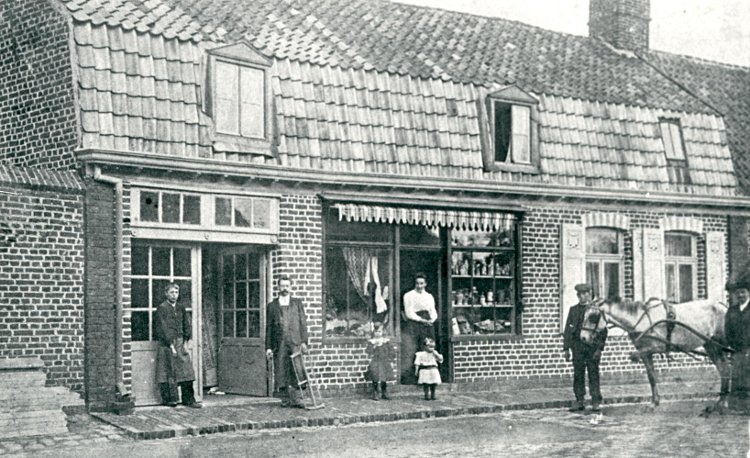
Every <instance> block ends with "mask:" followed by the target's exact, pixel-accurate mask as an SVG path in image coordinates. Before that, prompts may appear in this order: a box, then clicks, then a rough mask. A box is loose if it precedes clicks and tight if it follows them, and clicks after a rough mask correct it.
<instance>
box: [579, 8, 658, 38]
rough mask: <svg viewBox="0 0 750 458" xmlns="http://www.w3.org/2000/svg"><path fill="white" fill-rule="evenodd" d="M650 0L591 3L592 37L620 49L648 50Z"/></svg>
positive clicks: (590, 32)
mask: <svg viewBox="0 0 750 458" xmlns="http://www.w3.org/2000/svg"><path fill="white" fill-rule="evenodd" d="M650 14H651V5H650V0H591V1H590V3H589V36H590V37H595V38H602V39H603V40H605V41H607V42H609V43H611V44H612V45H613V46H614V47H616V48H618V49H630V50H636V51H643V50H647V49H648V40H649V21H650V19H649V17H650Z"/></svg>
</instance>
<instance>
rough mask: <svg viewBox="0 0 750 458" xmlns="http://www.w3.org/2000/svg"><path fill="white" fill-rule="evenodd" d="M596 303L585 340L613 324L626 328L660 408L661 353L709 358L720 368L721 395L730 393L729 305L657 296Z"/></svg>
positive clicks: (634, 357) (590, 309) (586, 322)
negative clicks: (726, 338) (656, 356)
mask: <svg viewBox="0 0 750 458" xmlns="http://www.w3.org/2000/svg"><path fill="white" fill-rule="evenodd" d="M596 305H598V306H592V307H588V308H587V309H586V311H585V312H584V316H583V320H584V322H583V323H584V324H583V326H582V327H581V340H582V341H584V342H591V341H592V340H593V338H594V334H595V333H597V332H599V331H601V330H602V329H604V328H605V327H606V326H607V324H608V323H609V324H611V325H613V326H616V327H618V328H622V329H624V330H625V331H626V332H627V333H628V336H629V337H630V340H631V341H632V342H633V344H634V345H635V348H636V351H635V352H633V353H631V355H630V358H631V359H632V360H633V361H637V360H638V359H640V360H641V361H642V362H643V365H644V366H645V367H646V375H648V382H649V384H650V385H651V400H652V402H653V405H654V406H658V405H659V399H660V398H659V391H658V389H657V388H656V382H657V380H656V372H655V370H654V360H653V356H654V354H655V353H662V354H663V353H669V352H670V351H674V352H681V353H687V354H691V355H695V354H698V355H705V356H707V357H708V358H709V359H710V360H711V362H712V363H713V364H714V366H716V369H717V370H718V371H719V376H720V377H721V397H722V398H723V397H724V396H725V395H726V394H727V393H728V392H729V375H730V374H729V362H728V361H727V352H726V351H725V349H726V348H727V347H726V346H725V345H724V317H725V316H726V313H727V307H726V306H725V305H724V304H722V303H720V302H716V301H711V300H705V299H704V300H697V301H691V302H684V303H681V304H674V305H668V304H667V303H665V302H664V301H662V300H660V299H655V298H652V299H649V300H648V301H646V302H633V301H622V300H620V299H615V300H612V301H609V300H605V301H600V302H598V303H597V304H596ZM701 347H702V348H703V351H700V349H701Z"/></svg>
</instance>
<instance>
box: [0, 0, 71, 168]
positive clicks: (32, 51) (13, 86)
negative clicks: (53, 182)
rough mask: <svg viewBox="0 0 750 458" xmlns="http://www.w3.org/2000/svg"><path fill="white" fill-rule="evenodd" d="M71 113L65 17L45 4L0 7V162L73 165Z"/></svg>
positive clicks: (16, 1) (27, 0)
mask: <svg viewBox="0 0 750 458" xmlns="http://www.w3.org/2000/svg"><path fill="white" fill-rule="evenodd" d="M76 141H77V139H76V115H75V110H74V101H73V80H72V73H71V65H70V51H69V48H68V26H67V24H66V19H64V18H63V16H62V15H61V14H60V13H59V12H58V11H56V10H55V9H54V8H53V7H52V6H51V2H48V1H46V0H12V1H3V3H2V8H0V162H5V163H9V164H13V165H17V166H43V167H50V168H54V169H66V168H72V167H73V166H74V165H75V158H74V156H73V153H72V152H73V149H74V147H75V146H76Z"/></svg>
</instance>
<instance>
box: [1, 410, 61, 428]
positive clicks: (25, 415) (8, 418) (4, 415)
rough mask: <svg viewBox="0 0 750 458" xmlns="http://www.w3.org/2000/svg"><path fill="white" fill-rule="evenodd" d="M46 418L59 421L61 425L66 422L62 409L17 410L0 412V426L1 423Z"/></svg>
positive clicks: (19, 422) (18, 422)
mask: <svg viewBox="0 0 750 458" xmlns="http://www.w3.org/2000/svg"><path fill="white" fill-rule="evenodd" d="M40 418H41V419H46V420H49V421H52V420H54V421H59V422H61V423H62V424H63V425H64V424H65V423H66V418H67V417H66V416H65V413H64V412H63V411H62V409H48V410H17V411H11V412H0V427H2V426H3V424H11V423H15V424H22V423H23V422H26V421H32V422H33V421H36V420H38V419H40Z"/></svg>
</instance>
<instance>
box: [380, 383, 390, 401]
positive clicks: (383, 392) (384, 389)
mask: <svg viewBox="0 0 750 458" xmlns="http://www.w3.org/2000/svg"><path fill="white" fill-rule="evenodd" d="M380 398H381V399H386V400H387V399H391V398H390V397H388V384H387V383H386V382H380Z"/></svg>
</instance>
